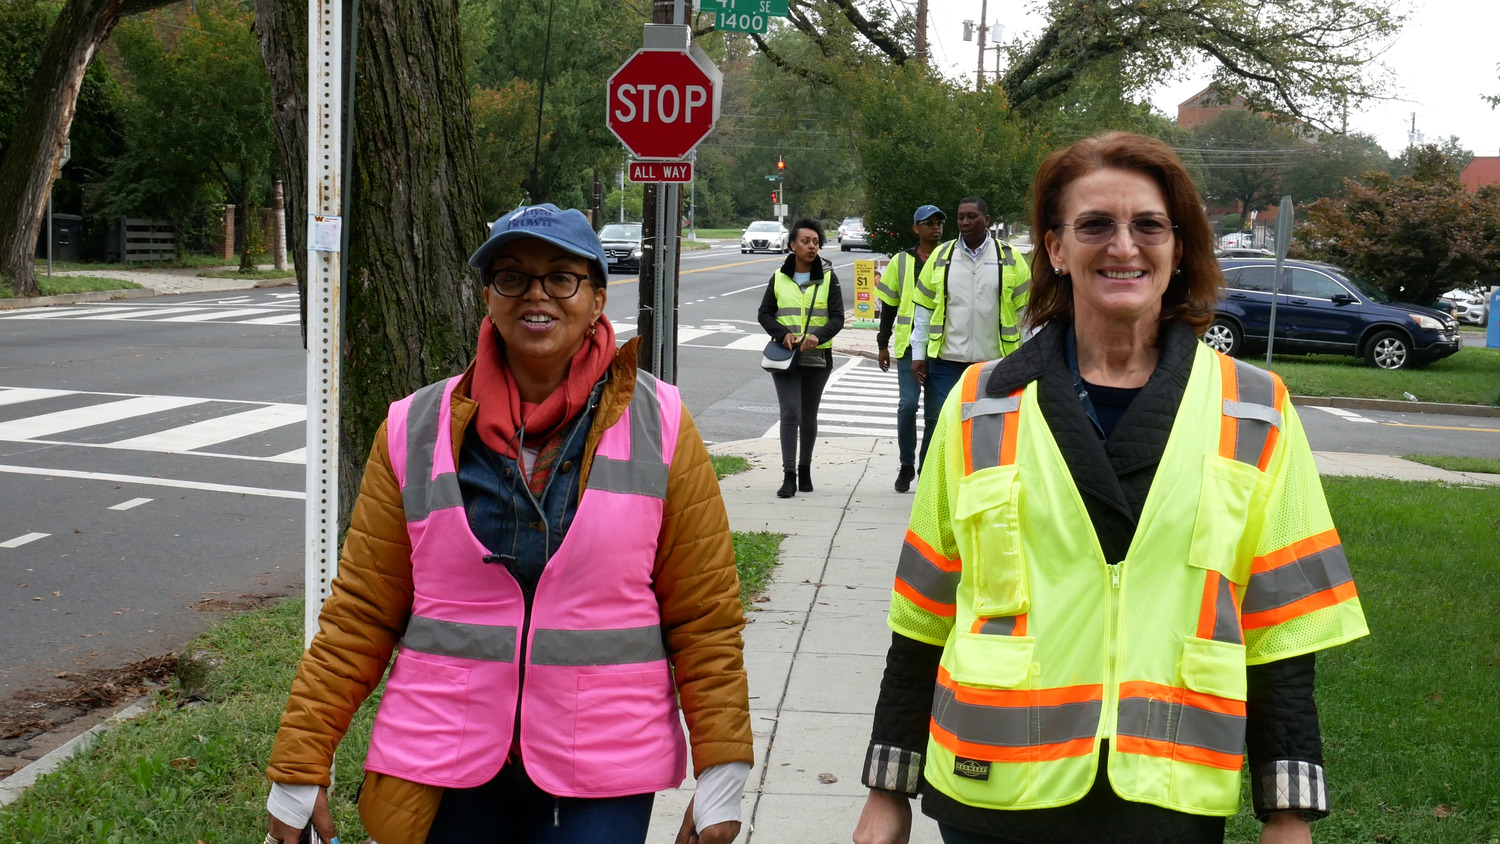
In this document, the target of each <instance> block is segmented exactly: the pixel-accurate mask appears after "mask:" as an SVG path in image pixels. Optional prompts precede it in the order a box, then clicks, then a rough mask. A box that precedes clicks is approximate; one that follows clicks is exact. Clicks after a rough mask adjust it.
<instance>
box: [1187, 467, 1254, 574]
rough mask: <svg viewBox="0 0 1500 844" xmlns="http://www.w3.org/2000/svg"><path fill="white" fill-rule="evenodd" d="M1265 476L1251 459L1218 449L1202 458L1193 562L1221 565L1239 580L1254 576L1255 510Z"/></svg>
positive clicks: (1190, 558) (1223, 571)
mask: <svg viewBox="0 0 1500 844" xmlns="http://www.w3.org/2000/svg"><path fill="white" fill-rule="evenodd" d="M1264 478H1265V476H1264V475H1263V474H1262V473H1261V472H1260V470H1259V469H1257V468H1255V467H1254V466H1252V465H1250V464H1249V463H1241V462H1240V461H1238V460H1231V459H1229V458H1227V457H1221V456H1219V455H1217V454H1207V455H1204V458H1203V480H1202V488H1201V490H1200V492H1199V495H1198V508H1197V514H1196V516H1195V518H1194V520H1193V536H1192V544H1191V545H1190V546H1189V551H1188V564H1189V565H1191V566H1194V567H1196V568H1200V569H1210V570H1212V571H1217V572H1219V573H1220V574H1222V575H1224V576H1225V577H1227V578H1229V579H1230V580H1232V581H1234V582H1235V583H1237V584H1239V585H1240V586H1244V585H1245V584H1246V583H1249V582H1250V559H1251V557H1252V555H1253V554H1254V553H1255V548H1254V546H1253V542H1254V537H1253V536H1250V535H1248V534H1249V532H1248V531H1247V530H1246V528H1247V527H1248V526H1249V524H1250V519H1251V516H1250V514H1251V512H1252V510H1253V509H1254V508H1256V507H1257V506H1259V505H1260V504H1261V503H1263V502H1264V498H1265V495H1266V494H1267V492H1268V491H1269V490H1268V489H1263V488H1262V483H1263V480H1264Z"/></svg>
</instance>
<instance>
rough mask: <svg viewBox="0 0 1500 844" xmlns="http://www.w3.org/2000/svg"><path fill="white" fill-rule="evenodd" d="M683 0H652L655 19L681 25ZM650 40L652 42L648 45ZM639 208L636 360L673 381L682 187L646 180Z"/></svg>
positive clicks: (662, 378)
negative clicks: (639, 236) (648, 182)
mask: <svg viewBox="0 0 1500 844" xmlns="http://www.w3.org/2000/svg"><path fill="white" fill-rule="evenodd" d="M685 18H686V9H685V8H684V5H683V0H654V2H653V4H652V10H651V22H652V23H663V24H676V25H678V26H681V25H682V24H683V21H684V20H685ZM648 46H649V45H648ZM643 204H644V207H643V208H642V214H641V217H642V219H641V247H642V249H641V275H640V284H639V285H637V287H638V288H639V290H640V299H639V302H640V305H639V317H638V319H637V321H636V335H637V336H639V337H640V338H641V348H640V357H639V360H638V365H639V366H640V368H641V369H644V370H646V371H647V372H650V373H651V374H652V375H655V376H656V377H657V378H660V379H661V380H663V381H666V382H667V383H669V384H675V383H677V270H678V259H679V254H678V243H679V240H680V239H681V237H682V187H681V186H680V185H677V184H671V183H662V182H653V183H651V184H648V185H647V186H646V195H645V201H644V203H643Z"/></svg>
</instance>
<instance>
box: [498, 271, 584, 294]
mask: <svg viewBox="0 0 1500 844" xmlns="http://www.w3.org/2000/svg"><path fill="white" fill-rule="evenodd" d="M586 278H588V275H587V274H586V273H572V272H568V271H567V270H553V271H552V272H550V273H542V274H541V275H532V274H531V273H523V272H521V271H519V270H490V271H489V272H487V273H485V275H484V283H485V284H488V285H489V286H490V287H491V288H493V289H494V291H495V292H496V293H499V294H500V295H501V296H505V297H508V298H511V299H519V298H521V297H522V296H525V295H526V291H528V290H530V289H531V282H532V281H533V280H540V281H541V282H542V292H543V293H546V294H547V295H548V296H549V297H551V298H553V299H569V298H572V296H573V295H574V294H575V293H577V292H578V286H579V285H580V284H582V283H583V281H584V279H586Z"/></svg>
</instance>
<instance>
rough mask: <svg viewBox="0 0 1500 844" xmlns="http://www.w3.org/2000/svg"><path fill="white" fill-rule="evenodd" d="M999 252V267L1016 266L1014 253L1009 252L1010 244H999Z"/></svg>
mask: <svg viewBox="0 0 1500 844" xmlns="http://www.w3.org/2000/svg"><path fill="white" fill-rule="evenodd" d="M1000 252H1001V256H1000V263H1001V265H1003V266H1007V267H1014V266H1015V265H1016V255H1015V253H1014V252H1012V251H1010V244H1009V243H1002V244H1000Z"/></svg>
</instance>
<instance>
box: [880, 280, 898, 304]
mask: <svg viewBox="0 0 1500 844" xmlns="http://www.w3.org/2000/svg"><path fill="white" fill-rule="evenodd" d="M875 292H876V293H882V294H885V296H886V298H888V299H900V298H901V294H900V293H898V292H896V291H894V290H892V289H890V288H889V287H887V286H886V284H885V279H881V280H880V281H877V282H875ZM881 301H882V302H884V301H885V299H882V300H881Z"/></svg>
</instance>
